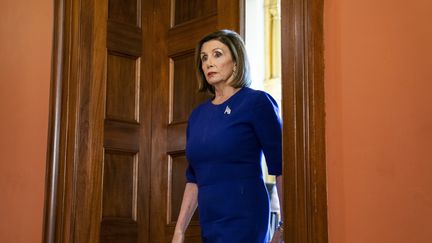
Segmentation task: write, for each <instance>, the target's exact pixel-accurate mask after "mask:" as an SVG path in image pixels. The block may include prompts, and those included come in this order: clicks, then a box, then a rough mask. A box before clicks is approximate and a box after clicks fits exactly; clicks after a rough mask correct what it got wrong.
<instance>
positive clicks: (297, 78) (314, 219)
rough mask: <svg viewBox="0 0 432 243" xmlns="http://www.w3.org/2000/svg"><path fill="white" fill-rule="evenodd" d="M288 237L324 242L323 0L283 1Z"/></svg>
mask: <svg viewBox="0 0 432 243" xmlns="http://www.w3.org/2000/svg"><path fill="white" fill-rule="evenodd" d="M281 7H282V16H281V17H282V67H283V68H282V69H283V71H282V97H283V98H282V113H283V120H284V123H283V124H284V125H283V134H284V136H283V138H284V140H283V158H284V185H285V187H284V214H285V242H289V243H294V242H295V243H300V242H301V243H303V242H314V243H321V242H322V243H325V242H328V234H327V193H326V163H325V130H324V129H325V120H324V118H325V117H324V58H323V1H322V0H285V1H282V6H281Z"/></svg>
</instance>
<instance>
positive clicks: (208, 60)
mask: <svg viewBox="0 0 432 243" xmlns="http://www.w3.org/2000/svg"><path fill="white" fill-rule="evenodd" d="M213 66H214V64H213V60H212V59H211V58H209V59H207V68H210V67H213Z"/></svg>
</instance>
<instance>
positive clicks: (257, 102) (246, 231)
mask: <svg viewBox="0 0 432 243" xmlns="http://www.w3.org/2000/svg"><path fill="white" fill-rule="evenodd" d="M195 58H196V69H197V77H198V81H199V85H200V91H202V92H210V93H211V94H212V95H213V98H212V99H210V100H208V101H206V102H204V103H202V104H201V105H199V106H198V107H196V108H195V109H194V110H193V111H192V113H191V115H190V117H189V121H188V128H187V136H186V137H187V142H186V157H187V159H188V161H189V166H188V169H187V171H186V178H187V183H186V188H185V191H184V195H183V201H182V205H181V209H180V214H179V217H178V221H177V224H176V228H175V232H174V236H173V240H172V243H181V242H183V240H184V233H185V231H186V228H187V226H188V224H189V222H190V219H191V217H192V215H193V213H194V211H195V210H196V208H197V207H198V210H199V218H200V226H201V236H202V242H203V243H265V242H266V240H267V235H268V225H269V197H268V193H267V190H266V187H265V183H264V180H263V176H262V170H261V157H262V153H264V156H265V158H266V163H267V167H268V171H269V174H272V175H275V176H276V187H277V191H278V194H279V198H280V199H281V198H282V195H281V192H282V175H281V174H282V146H281V122H280V118H279V115H278V107H277V104H276V102H275V100H274V99H273V98H272V97H271V96H270V95H269V94H267V93H265V92H263V91H257V90H253V89H251V88H249V86H250V82H251V80H250V78H249V62H248V59H247V56H246V51H245V47H244V44H243V41H242V39H241V37H240V36H239V35H238V34H237V33H235V32H233V31H229V30H221V31H217V32H214V33H212V34H210V35H208V36H206V37H204V38H203V39H202V40H201V41H200V42H199V43H198V44H197V47H196V50H195ZM281 205H282V204H281ZM282 218H283V215H282ZM272 242H282V228H279V230H277V231H276V233H275V235H274V237H273V239H272Z"/></svg>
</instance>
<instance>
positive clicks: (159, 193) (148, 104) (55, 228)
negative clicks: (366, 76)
mask: <svg viewBox="0 0 432 243" xmlns="http://www.w3.org/2000/svg"><path fill="white" fill-rule="evenodd" d="M185 6H186V7H185ZM322 7H323V6H322V0H318V1H312V0H286V1H282V2H281V13H283V14H282V15H281V17H282V20H281V25H282V28H281V38H282V47H283V48H282V52H281V53H282V57H283V58H282V64H281V67H283V68H282V70H281V72H282V97H284V98H283V100H282V105H281V106H282V112H283V114H284V127H283V133H284V145H283V146H284V147H283V148H284V150H283V151H284V161H288V163H284V175H286V176H284V185H285V189H284V191H285V193H284V195H285V197H286V198H287V199H289V200H286V202H285V204H284V211H285V214H286V215H287V216H286V219H285V225H286V228H285V232H286V233H285V237H286V238H285V241H286V242H327V223H326V222H327V221H326V191H325V146H324V126H323V124H324V104H323V91H324V89H323V75H322V74H323V60H322V51H323V50H322V9H323V8H322ZM193 8H198V9H199V11H197V9H195V10H194V9H193ZM173 10H175V11H177V10H179V11H182V13H183V14H182V15H180V17H179V18H178V19H174V20H170V18H171V17H172V16H175V15H172V14H171V13H172V11H173ZM201 10H202V11H201ZM243 10H244V1H228V0H218V1H217V2H216V1H211V0H209V1H182V0H162V1H155V0H142V1H136V0H127V1H121V0H109V1H102V0H100V1H99V0H98V1H88V0H83V1H71V0H56V1H55V14H54V15H55V22H54V25H55V27H54V45H53V46H54V49H53V67H52V69H53V70H52V72H53V75H52V84H51V101H50V104H51V106H50V137H49V144H48V148H49V151H48V156H47V158H48V159H47V183H46V203H45V220H44V240H43V241H44V242H47V243H48V242H49V243H52V242H157V243H159V242H161V243H162V242H169V234H170V229H171V228H172V225H173V218H170V214H171V215H174V214H172V213H173V212H172V211H170V207H171V206H170V203H171V205H172V202H174V201H172V200H170V199H172V198H173V197H172V196H173V195H175V193H174V191H173V190H172V189H173V188H172V187H171V189H170V188H169V185H170V183H172V179H173V178H174V177H172V175H176V173H174V174H173V173H172V172H173V171H176V170H178V171H180V170H181V165H182V163H183V162H184V161H183V155H182V153H183V148H182V144H183V142H184V141H183V140H184V135H183V134H184V129H185V125H184V121H183V116H182V114H184V113H185V112H186V110H178V111H179V113H177V114H176V116H173V115H174V114H172V113H170V112H172V111H175V109H173V106H172V104H173V103H172V102H171V101H170V100H172V99H173V98H174V97H175V95H180V96H176V97H177V98H178V97H180V99H183V101H184V102H185V104H188V105H193V104H194V103H195V102H197V100H195V99H186V100H184V98H188V97H190V96H187V95H186V96H185V95H184V94H188V92H186V93H184V92H183V91H184V90H182V88H184V86H175V82H174V79H173V78H174V77H175V76H176V75H177V76H176V77H177V79H176V80H187V78H185V77H186V76H185V75H187V74H188V72H187V68H188V67H189V63H190V61H191V60H190V53H191V48H190V46H189V45H190V44H191V43H194V40H196V39H197V38H199V37H201V36H203V34H204V33H208V32H210V31H213V30H216V29H220V28H230V29H233V30H236V31H238V32H240V33H244V26H243V23H244V11H243ZM130 13H132V14H130ZM107 19H108V22H107ZM176 21H178V23H177V24H176ZM209 26H210V28H208V29H206V28H207V27H209ZM185 38H186V39H185ZM107 50H108V51H107ZM173 68H174V69H173ZM175 70H177V71H180V72H175ZM182 70H183V71H182ZM118 77H128V85H123V83H122V82H117V81H118ZM107 80H110V81H109V82H107ZM116 87H118V88H116ZM175 87H180V89H179V90H176V88H175ZM186 87H187V88H188V89H189V88H190V89H192V88H193V86H186ZM107 90H111V91H112V92H106V91H107ZM117 90H123V91H124V92H120V93H119V92H116V91H117ZM186 91H187V90H186ZM124 93H126V94H128V96H126V97H127V99H126V102H123V101H124V99H121V97H123V95H124ZM182 94H183V95H182ZM107 97H108V98H109V99H107ZM181 97H183V98H181ZM122 102H123V103H122ZM176 104H178V102H177V103H176ZM124 106H127V109H124V108H123V107H124ZM179 109H182V108H179ZM123 111H124V112H123ZM177 115H178V116H177ZM173 117H176V119H177V120H173V119H171V118H173ZM169 136H172V137H177V138H179V139H177V140H173V141H174V143H170V144H167V142H166V141H167V139H168V137H169ZM168 145H169V146H168ZM176 162H179V163H176ZM175 166H177V167H175ZM117 171H120V172H121V173H120V174H117V173H115V172H117ZM170 175H171V177H170ZM119 176H120V177H119ZM122 178H128V179H127V180H123V179H122ZM107 180H108V182H107ZM122 183H126V184H125V185H126V187H123V186H124V185H123V184H122ZM105 185H108V188H104V186H105ZM171 185H176V184H171ZM177 189H178V190H179V188H177ZM177 189H175V191H178V190H177ZM169 190H171V191H169ZM123 194H124V195H126V197H127V198H128V200H126V201H123V200H122V201H116V200H110V198H115V197H116V196H117V195H123ZM104 210H105V211H104ZM104 217H105V218H104ZM101 219H103V220H102V221H101ZM104 220H105V221H104ZM104 222H105V223H104ZM197 232H198V233H197ZM198 234H199V229H198V228H196V229H195V231H194V232H192V233H191V234H190V235H189V236H190V239H189V241H188V242H199V237H198ZM101 237H105V238H104V239H105V240H101Z"/></svg>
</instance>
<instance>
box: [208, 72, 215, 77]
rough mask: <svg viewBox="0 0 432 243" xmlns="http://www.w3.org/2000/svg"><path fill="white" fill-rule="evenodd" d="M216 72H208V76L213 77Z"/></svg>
mask: <svg viewBox="0 0 432 243" xmlns="http://www.w3.org/2000/svg"><path fill="white" fill-rule="evenodd" d="M215 74H216V72H208V73H207V76H209V77H211V76H213V75H215Z"/></svg>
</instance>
